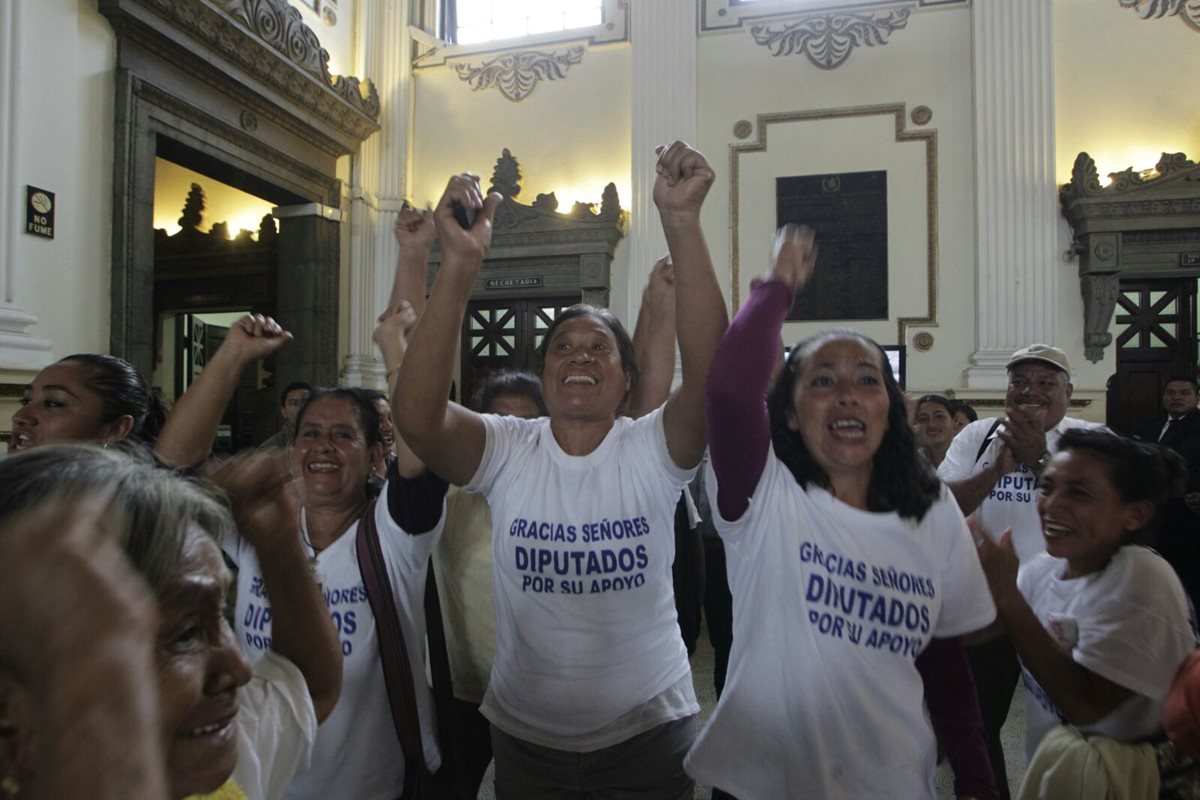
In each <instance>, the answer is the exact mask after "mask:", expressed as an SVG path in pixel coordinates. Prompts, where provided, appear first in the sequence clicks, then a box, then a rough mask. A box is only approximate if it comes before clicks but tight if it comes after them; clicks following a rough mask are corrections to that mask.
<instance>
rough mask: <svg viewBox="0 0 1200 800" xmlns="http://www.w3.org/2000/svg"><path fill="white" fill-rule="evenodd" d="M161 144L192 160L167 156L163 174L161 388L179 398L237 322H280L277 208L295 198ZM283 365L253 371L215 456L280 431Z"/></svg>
mask: <svg viewBox="0 0 1200 800" xmlns="http://www.w3.org/2000/svg"><path fill="white" fill-rule="evenodd" d="M159 145H160V148H159V152H160V154H161V153H163V152H166V153H168V154H170V155H172V156H175V157H181V160H182V161H184V162H186V163H180V162H177V161H172V160H170V159H165V158H161V157H160V158H158V159H156V169H155V172H156V178H155V195H154V206H155V213H154V219H155V231H154V271H153V280H154V284H153V285H154V289H153V311H152V313H153V317H152V318H153V319H154V320H156V322H157V325H156V327H155V330H156V336H155V342H154V363H155V373H156V380H155V382H156V383H157V384H158V385H159V386H160V387H161V389H162V390H163V393H164V394H165V395H166V396H167V397H168V399H170V400H172V401H174V400H177V399H178V398H179V397H180V396H182V394H183V392H184V391H185V390H186V389H187V387H188V386H189V385H190V384H191V383H192V381H193V380H194V379H195V378H196V377H197V376H198V375H199V374H200V372H202V371H203V369H204V366H205V364H206V363H207V360H208V359H209V358H210V357H212V355H213V354H214V353H215V352H216V350H217V348H218V347H219V346H220V344H221V342H222V341H223V340H224V338H225V334H226V333H227V332H228V330H229V326H231V325H232V324H233V323H234V322H235V321H236V320H238V319H240V318H241V317H242V316H244V315H245V314H246V313H248V312H250V311H254V312H257V313H261V314H264V315H267V316H273V317H277V318H278V317H279V316H280V315H279V305H278V297H279V294H278V284H279V255H278V253H279V248H278V240H279V234H278V229H277V225H276V221H275V219H274V218H273V217H272V216H271V213H270V212H271V208H272V206H273V205H274V204H275V203H276V202H280V199H281V198H287V199H291V198H288V197H287V195H286V193H280V190H278V189H276V190H274V191H271V189H270V187H268V186H267V185H266V184H265V182H263V181H249V182H248V181H246V180H245V177H246V176H245V175H244V173H240V172H238V171H237V170H233V169H232V168H228V167H226V168H224V169H222V168H221V165H220V164H219V163H217V162H215V161H214V160H213V159H205V158H199V157H198V156H196V155H195V154H194V153H192V152H191V151H189V150H188V149H187V148H184V147H182V146H180V145H178V144H172V143H171V142H170V140H169V139H167V138H165V137H161V136H160V137H159ZM201 170H203V172H201ZM225 179H228V180H231V181H237V182H238V184H240V185H235V184H233V183H230V182H227V180H225ZM244 187H250V188H255V189H256V190H259V191H266V192H267V193H268V196H266V197H264V196H262V195H252V194H250V193H249V192H246V191H245V188H244ZM176 217H178V219H176ZM274 361H275V359H274V358H271V359H267V361H266V362H265V363H264V364H263V365H259V364H254V365H251V366H250V367H248V368H247V369H246V371H245V374H244V375H243V376H242V379H241V381H240V382H239V385H238V387H237V389H236V391H235V394H234V396H233V397H231V398H230V401H229V404H228V405H227V407H226V409H225V413H224V415H223V417H222V420H221V425H220V427H219V429H218V432H217V437H216V441H215V442H214V444H213V449H214V451H215V452H217V453H222V454H227V453H233V452H236V451H238V450H240V449H243V448H245V447H250V446H252V445H254V444H256V443H258V442H261V441H263V440H264V439H266V438H267V437H269V436H270V435H271V434H272V433H274V429H275V427H276V424H277V418H276V417H277V414H276V410H275V402H274V395H275V388H274V387H275V386H276V384H277V381H276V380H275V378H274V375H273V373H274V371H275V367H274Z"/></svg>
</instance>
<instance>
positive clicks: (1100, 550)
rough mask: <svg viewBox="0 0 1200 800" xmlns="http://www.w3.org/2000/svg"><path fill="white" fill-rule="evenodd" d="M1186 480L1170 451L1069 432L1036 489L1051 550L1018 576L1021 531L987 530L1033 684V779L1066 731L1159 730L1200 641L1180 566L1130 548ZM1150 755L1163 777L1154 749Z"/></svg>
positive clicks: (983, 550) (987, 561)
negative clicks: (1174, 684) (1015, 536)
mask: <svg viewBox="0 0 1200 800" xmlns="http://www.w3.org/2000/svg"><path fill="white" fill-rule="evenodd" d="M1184 475H1185V467H1184V465H1183V462H1182V460H1181V459H1180V458H1179V457H1178V456H1177V455H1176V454H1175V453H1172V452H1170V451H1167V450H1165V449H1158V448H1155V447H1154V446H1152V445H1146V444H1143V443H1141V442H1137V441H1134V440H1132V439H1125V438H1123V437H1120V436H1117V435H1115V434H1113V433H1110V432H1108V431H1106V430H1072V431H1067V432H1066V433H1064V434H1063V435H1062V438H1061V439H1059V442H1058V451H1057V453H1056V454H1055V455H1054V458H1053V459H1052V460H1051V461H1050V463H1049V465H1048V466H1047V468H1046V471H1045V472H1044V473H1043V475H1042V478H1041V486H1040V489H1039V491H1038V500H1037V508H1038V512H1039V514H1040V515H1041V520H1042V530H1043V537H1044V539H1045V543H1046V552H1044V553H1041V554H1039V555H1036V556H1034V557H1033V558H1031V559H1029V560H1028V561H1026V562H1025V563H1023V564H1022V565H1021V567H1020V571H1019V572H1018V567H1017V557H1016V554H1015V552H1014V550H1013V545H1012V538H1011V536H1010V535H1007V534H1006V535H1005V536H1003V537H1002V538H1001V540H1000V543H999V544H994V543H993V542H992V540H991V538H989V537H988V536H986V535H985V534H984V532H983V531H982V530H979V531H978V533H977V535H976V542H977V545H978V548H979V557H980V560H981V561H982V563H983V566H984V569H985V571H986V573H987V578H988V584H989V586H990V587H991V591H992V595H993V596H994V597H995V599H996V606H997V608H998V609H999V612H1000V619H1001V621H1002V622H1003V623H1004V627H1005V629H1006V630H1007V631H1008V633H1009V635H1010V636H1011V637H1012V640H1013V643H1014V644H1015V645H1016V648H1017V653H1018V654H1019V655H1020V657H1021V667H1022V670H1023V671H1024V674H1025V685H1026V687H1027V688H1028V689H1029V691H1027V692H1026V694H1025V697H1026V700H1025V708H1026V712H1025V713H1026V725H1027V732H1026V739H1025V741H1026V749H1027V750H1028V755H1029V759H1030V762H1031V767H1030V769H1031V773H1030V775H1029V776H1027V779H1026V780H1027V781H1029V780H1035V783H1036V780H1040V777H1041V775H1043V774H1045V771H1046V770H1048V769H1049V768H1050V766H1051V764H1052V763H1053V761H1054V755H1053V748H1054V747H1056V744H1055V742H1056V741H1057V742H1061V739H1060V738H1058V737H1051V736H1050V733H1051V732H1052V730H1054V729H1055V727H1056V726H1059V725H1063V724H1069V725H1073V726H1075V728H1077V729H1078V730H1079V732H1080V733H1082V734H1083V735H1085V736H1102V737H1107V738H1109V739H1114V740H1116V741H1118V742H1124V743H1137V742H1144V741H1147V740H1153V739H1155V738H1156V737H1157V736H1158V735H1159V734H1161V730H1162V702H1163V699H1164V698H1165V697H1166V695H1167V691H1168V689H1169V688H1170V686H1171V679H1172V677H1173V676H1174V675H1175V672H1176V670H1177V669H1178V668H1179V665H1180V664H1181V663H1182V662H1183V661H1184V659H1185V658H1187V657H1188V655H1189V654H1191V652H1192V651H1193V650H1195V648H1196V639H1195V636H1194V633H1193V631H1192V626H1191V624H1190V621H1189V618H1190V616H1191V614H1190V611H1189V603H1188V600H1187V597H1186V595H1185V594H1184V591H1183V587H1182V586H1181V584H1180V583H1179V579H1178V578H1177V577H1176V576H1175V574H1174V572H1173V571H1172V569H1171V567H1170V566H1169V565H1168V564H1167V562H1166V561H1164V560H1163V559H1162V558H1161V557H1159V555H1158V554H1157V553H1155V552H1154V551H1152V550H1149V549H1148V548H1145V547H1139V546H1136V545H1132V544H1130V541H1131V539H1132V537H1133V536H1134V535H1136V534H1137V533H1138V532H1140V531H1141V530H1143V529H1145V528H1146V527H1148V526H1149V525H1150V523H1151V522H1152V521H1153V519H1154V516H1155V512H1156V509H1157V507H1158V506H1159V504H1160V503H1161V502H1162V501H1163V500H1164V499H1165V498H1166V497H1168V496H1170V495H1171V494H1173V493H1177V492H1179V491H1182V485H1183V480H1184ZM1043 743H1044V744H1045V745H1046V750H1045V751H1039V746H1040V745H1042V744H1043ZM1127 753H1128V755H1127V757H1128V758H1140V757H1141V756H1139V755H1138V754H1136V753H1134V751H1132V750H1130V751H1127ZM1143 755H1144V754H1143ZM1148 759H1149V762H1150V763H1149V766H1148V770H1149V772H1150V774H1154V773H1156V772H1157V765H1155V764H1154V763H1153V762H1154V758H1153V754H1152V753H1151V754H1150V755H1149V756H1148ZM1035 774H1036V775H1037V776H1038V777H1037V778H1036V779H1035V778H1034V776H1035ZM1127 774H1128V775H1132V774H1135V770H1132V769H1130V770H1128V773H1127ZM1061 791H1062V792H1063V796H1066V795H1067V794H1076V793H1077V791H1078V790H1077V789H1076V788H1075V787H1071V791H1070V792H1068V791H1067V788H1066V787H1063V788H1062V789H1061ZM1022 796H1024V792H1022ZM1127 796H1130V797H1134V796H1140V795H1139V794H1138V793H1137V791H1130V792H1128V793H1127ZM1164 796H1167V795H1164Z"/></svg>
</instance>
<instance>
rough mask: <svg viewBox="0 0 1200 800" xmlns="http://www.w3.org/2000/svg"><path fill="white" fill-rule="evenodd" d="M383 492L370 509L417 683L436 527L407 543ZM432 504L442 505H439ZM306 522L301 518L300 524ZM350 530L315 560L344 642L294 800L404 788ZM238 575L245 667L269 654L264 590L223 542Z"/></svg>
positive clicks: (422, 688) (428, 721) (427, 721)
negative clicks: (334, 684)
mask: <svg viewBox="0 0 1200 800" xmlns="http://www.w3.org/2000/svg"><path fill="white" fill-rule="evenodd" d="M387 491H388V488H387V487H386V486H385V487H384V494H383V495H381V496H380V498H379V501H378V502H377V503H376V504H375V524H376V527H377V529H378V531H379V542H380V548H381V549H382V551H383V557H384V560H385V561H386V563H387V572H388V578H389V580H390V581H391V584H392V592H393V594H394V596H395V598H396V607H397V613H398V614H399V615H400V625H401V629H402V631H403V633H404V642H405V644H406V646H407V648H408V656H409V661H410V663H411V667H412V672H413V675H415V676H423V675H424V674H425V610H424V609H425V603H424V598H425V574H426V568H427V565H428V563H429V554H430V552H431V551H432V550H433V548H434V545H436V544H437V539H438V537H439V536H440V535H441V532H442V524H443V521H444V516H445V515H444V510H443V515H442V516H443V519H439V520H438V523H437V525H436V526H435V528H434V529H433V530H432V531H430V532H429V533H424V534H421V535H419V536H412V535H410V534H408V533H407V532H405V531H404V530H403V529H401V528H400V526H399V525H398V524H397V523H396V522H395V521H394V520H393V519H392V517H391V515H390V514H389V513H388V506H387V501H386V497H387V494H386V493H387ZM437 502H438V503H439V505H440V504H441V503H442V500H441V496H440V495H439V496H438V499H437ZM303 524H304V519H303V516H302V517H301V525H302V526H303ZM357 535H358V521H357V520H355V522H354V524H352V525H351V526H350V527H349V528H348V529H347V530H346V532H345V533H344V534H342V535H341V536H340V537H338V539H337V540H336V541H335V542H333V544H331V545H329V547H327V548H325V549H324V550H322V551H321V552H320V553H318V554H317V556H316V563H315V565H314V569H315V570H316V577H317V582H318V583H319V584H321V591H322V592H323V593H324V595H325V603H326V605H328V606H329V614H330V616H331V617H332V618H333V624H334V627H336V628H337V631H338V636H339V638H340V639H341V642H342V655H343V657H344V660H343V667H342V670H343V671H342V693H341V697H340V698H339V699H338V703H337V706H336V707H335V708H334V710H333V713H332V714H330V715H329V717H328V718H327V719H326V720H325V721H324V722H323V723H321V727H320V729H319V730H318V732H317V740H316V744H315V746H314V747H313V752H312V763H311V766H310V767H309V769H307V770H305V771H303V772H300V773H298V774H297V775H296V777H295V779H294V780H293V781H292V783H291V785H290V786H289V787H288V790H287V797H288V798H291V799H292V800H326V799H327V798H331V797H347V798H350V797H353V798H355V800H395V798H396V797H399V796H400V793H401V791H402V790H403V788H404V755H403V753H402V752H401V749H400V741H399V739H398V738H397V736H396V728H395V726H394V725H393V723H392V712H391V707H390V706H389V704H388V694H387V687H386V685H385V684H384V679H383V667H382V666H381V665H380V662H379V641H378V638H377V636H376V632H375V617H374V615H373V614H372V613H371V605H370V603H369V601H368V600H367V592H366V588H365V587H364V586H363V579H362V573H361V572H360V571H359V568H358V548H357V546H356V543H355V537H356V536H357ZM224 547H225V551H226V552H227V553H228V554H229V556H230V558H231V559H232V560H233V561H234V562H235V563H236V564H237V566H238V595H237V610H236V614H237V617H236V619H235V622H236V625H235V630H236V633H237V637H238V642H239V644H240V645H241V647H242V650H243V652H245V653H246V656H247V657H248V658H249V659H250V660H251V661H256V660H257V659H259V658H261V657H262V656H263V655H264V654H265V653H266V652H267V651H268V650H269V649H270V647H271V604H270V602H269V601H268V600H267V596H266V592H265V590H264V587H263V581H262V572H261V570H260V568H259V565H258V558H257V555H256V553H255V552H254V548H252V547H251V546H250V545H249V544H247V543H246V542H244V541H243V540H241V539H240V538H239V537H237V536H236V535H235V536H233V537H231V538H228V539H227V540H226V541H225V542H224ZM415 683H416V684H417V686H416V687H415V688H416V696H417V707H418V711H419V714H420V717H421V733H422V739H423V745H424V750H425V762H426V764H428V765H429V768H430V769H431V770H436V769H437V767H438V766H440V764H441V755H440V753H439V751H438V746H437V739H436V730H435V728H436V724H435V716H434V706H433V697H432V694H431V693H430V691H429V687H428V686H427V685H426V683H425V681H423V680H420V679H419V677H418V680H416V681H415Z"/></svg>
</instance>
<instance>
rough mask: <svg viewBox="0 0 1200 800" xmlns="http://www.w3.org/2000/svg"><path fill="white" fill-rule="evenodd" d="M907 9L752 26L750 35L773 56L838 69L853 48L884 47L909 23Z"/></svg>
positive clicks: (819, 15)
mask: <svg viewBox="0 0 1200 800" xmlns="http://www.w3.org/2000/svg"><path fill="white" fill-rule="evenodd" d="M909 13H910V9H908V8H896V9H891V10H884V11H861V12H838V13H826V14H816V15H813V16H807V17H803V18H801V19H799V20H797V21H795V22H789V23H782V24H779V25H754V26H751V28H750V35H751V36H753V37H754V41H755V42H756V43H757V44H760V45H762V46H763V47H766V48H768V49H769V50H771V55H773V56H790V55H797V54H801V53H802V54H804V55H805V56H807V57H808V60H809V61H811V62H812V64H813V66H815V67H819V68H820V69H837V68H838V67H840V66H841V65H842V64H844V63H846V59H848V58H849V57H850V53H851V52H853V51H854V48H856V47H876V46H883V45H885V44H887V42H888V38H889V37H890V36H891V35H892V33H894V32H895V31H898V30H900V29H902V28H904V27H905V26H906V25H907V24H908V17H909Z"/></svg>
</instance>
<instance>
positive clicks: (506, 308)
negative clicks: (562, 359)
mask: <svg viewBox="0 0 1200 800" xmlns="http://www.w3.org/2000/svg"><path fill="white" fill-rule="evenodd" d="M578 302H579V296H578V295H575V296H573V297H535V298H529V299H504V300H475V301H472V302H471V304H470V306H468V308H467V317H466V319H465V320H464V322H463V336H462V361H461V363H462V373H461V376H460V381H459V386H460V388H461V392H460V394H459V397H460V402H463V403H465V404H466V405H470V406H472V407H473V405H472V404H473V400H474V396H475V392H476V391H477V390H478V389H479V387H480V386H481V385H482V383H483V381H484V380H486V378H487V376H488V375H489V374H490V373H492V372H497V371H499V370H504V369H510V370H524V371H528V372H534V373H536V372H537V371H538V361H537V349H538V347H540V346H541V344H542V337H543V336H544V335H545V333H546V330H547V329H548V328H549V327H550V323H551V322H553V321H554V317H555V316H557V315H558V312H559V311H561V310H562V309H564V308H566V307H568V306H571V305H574V304H575V303H578Z"/></svg>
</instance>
